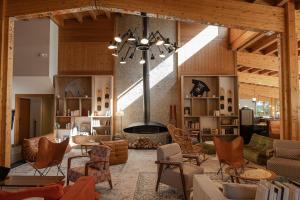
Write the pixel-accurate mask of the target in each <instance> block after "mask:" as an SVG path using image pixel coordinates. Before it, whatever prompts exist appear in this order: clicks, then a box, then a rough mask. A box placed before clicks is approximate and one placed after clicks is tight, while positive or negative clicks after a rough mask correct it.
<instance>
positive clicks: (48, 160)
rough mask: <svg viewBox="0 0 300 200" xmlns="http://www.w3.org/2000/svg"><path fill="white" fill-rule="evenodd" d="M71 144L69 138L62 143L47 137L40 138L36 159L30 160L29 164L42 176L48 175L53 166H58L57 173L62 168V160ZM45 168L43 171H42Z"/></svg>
mask: <svg viewBox="0 0 300 200" xmlns="http://www.w3.org/2000/svg"><path fill="white" fill-rule="evenodd" d="M68 144H69V138H67V139H66V140H64V141H62V142H61V143H54V142H51V141H50V140H49V139H47V138H46V137H42V138H40V139H39V143H38V152H37V156H36V160H35V161H34V162H29V164H30V165H31V166H32V167H33V168H34V169H35V173H34V175H35V174H36V172H38V173H39V174H40V175H41V176H44V175H47V174H48V172H49V171H50V169H51V167H53V166H56V167H57V175H58V173H59V172H60V173H61V174H62V175H64V173H63V172H62V170H61V162H62V160H63V157H64V154H65V151H66V148H67V146H68ZM42 169H43V171H41V170H42Z"/></svg>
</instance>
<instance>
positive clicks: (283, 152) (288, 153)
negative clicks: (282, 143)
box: [276, 147, 300, 160]
mask: <svg viewBox="0 0 300 200" xmlns="http://www.w3.org/2000/svg"><path fill="white" fill-rule="evenodd" d="M276 156H277V157H280V158H286V159H292V160H300V151H299V149H288V148H279V147H277V148H276Z"/></svg>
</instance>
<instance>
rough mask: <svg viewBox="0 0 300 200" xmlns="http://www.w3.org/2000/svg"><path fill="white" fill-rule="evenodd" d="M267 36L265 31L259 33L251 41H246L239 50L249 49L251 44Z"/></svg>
mask: <svg viewBox="0 0 300 200" xmlns="http://www.w3.org/2000/svg"><path fill="white" fill-rule="evenodd" d="M264 36H265V34H264V33H258V34H257V35H256V36H255V37H254V38H252V39H251V40H250V41H248V42H246V43H245V44H244V45H242V46H241V47H239V48H238V51H242V50H244V49H247V48H248V47H249V46H251V45H252V44H254V43H255V42H257V41H258V40H260V39H261V38H263V37H264Z"/></svg>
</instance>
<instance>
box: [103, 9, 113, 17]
mask: <svg viewBox="0 0 300 200" xmlns="http://www.w3.org/2000/svg"><path fill="white" fill-rule="evenodd" d="M104 13H105V16H106V17H107V18H108V19H110V18H111V14H110V12H109V11H107V10H104Z"/></svg>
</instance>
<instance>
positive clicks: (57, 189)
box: [0, 184, 64, 200]
mask: <svg viewBox="0 0 300 200" xmlns="http://www.w3.org/2000/svg"><path fill="white" fill-rule="evenodd" d="M63 194H64V193H63V186H62V185H59V184H55V185H49V186H45V187H36V188H32V189H26V190H22V191H19V192H5V191H2V190H0V199H3V200H4V199H5V200H21V199H26V198H30V197H42V198H44V199H47V200H57V199H60V198H61V197H62V196H63Z"/></svg>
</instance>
